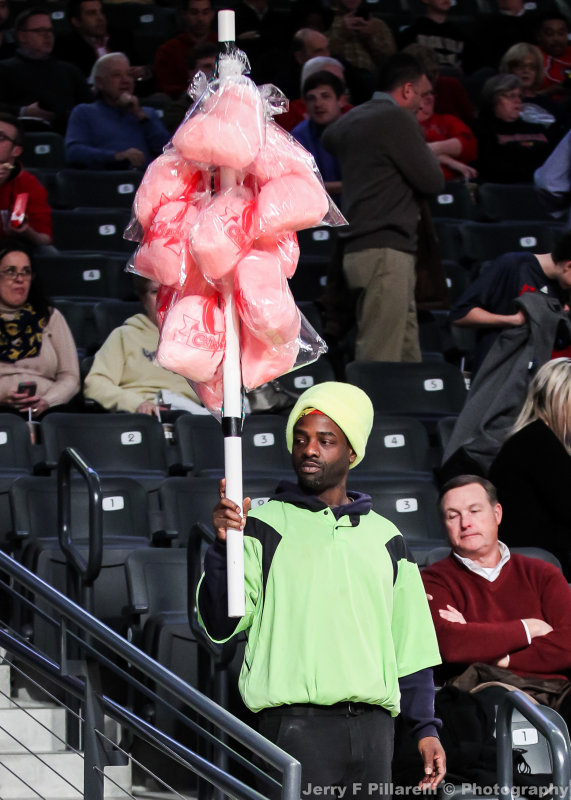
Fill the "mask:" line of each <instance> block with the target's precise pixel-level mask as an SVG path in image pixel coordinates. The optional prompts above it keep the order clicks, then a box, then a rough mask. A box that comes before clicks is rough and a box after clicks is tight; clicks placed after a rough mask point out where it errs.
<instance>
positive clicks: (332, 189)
mask: <svg viewBox="0 0 571 800" xmlns="http://www.w3.org/2000/svg"><path fill="white" fill-rule="evenodd" d="M303 99H304V100H305V106H306V108H307V117H308V118H307V119H306V120H304V121H303V122H300V123H299V125H296V126H295V128H294V129H293V131H292V132H291V133H292V136H294V137H295V138H296V139H297V140H298V142H300V143H301V144H302V145H303V146H304V147H305V149H306V150H309V152H310V153H311V154H312V156H313V157H314V158H315V163H316V164H317V166H318V168H319V171H320V173H321V177H322V178H323V182H324V183H325V188H326V189H327V191H328V192H329V194H330V195H331V196H332V197H333V199H334V200H335V202H337V203H338V202H339V201H340V195H341V167H340V165H339V162H338V161H337V159H336V158H335V156H333V155H331V153H330V152H329V151H328V150H326V149H325V148H324V147H323V145H322V144H321V134H322V133H323V131H324V130H325V128H327V126H328V125H331V123H332V122H335V120H336V119H339V117H340V116H341V114H342V113H343V106H344V104H345V87H344V85H343V83H342V81H340V80H339V78H338V77H337V75H334V74H333V73H332V72H327V71H326V70H322V71H321V72H314V73H313V75H310V76H309V78H307V80H306V81H305V83H304V85H303Z"/></svg>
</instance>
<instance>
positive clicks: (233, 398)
mask: <svg viewBox="0 0 571 800" xmlns="http://www.w3.org/2000/svg"><path fill="white" fill-rule="evenodd" d="M218 41H219V42H223V43H226V42H231V43H234V41H235V24H234V11H229V10H224V11H219V12H218ZM236 68H237V65H236V64H233V63H232V60H231V59H229V58H227V57H226V58H221V59H220V64H219V70H218V73H219V78H221V79H223V78H224V77H228V76H229V75H232V74H240V72H239V70H238V72H237V71H236ZM235 184H236V176H235V174H234V171H233V170H232V169H229V168H228V167H221V168H220V190H221V191H224V190H225V189H228V188H230V187H231V186H234V185H235ZM224 316H225V321H226V353H225V356H224V365H223V382H224V409H223V416H222V432H223V434H224V473H225V477H226V497H228V498H230V500H233V501H234V502H235V503H236V504H237V505H239V506H240V509H242V504H243V490H242V374H241V370H240V326H239V321H238V312H237V311H236V306H235V303H234V295H233V292H232V289H229V290H228V291H226V292H225V293H224ZM226 563H227V572H228V616H229V617H243V616H244V614H245V613H246V603H245V589H244V536H243V533H242V531H236V530H231V529H230V528H227V529H226Z"/></svg>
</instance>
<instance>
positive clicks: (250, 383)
mask: <svg viewBox="0 0 571 800" xmlns="http://www.w3.org/2000/svg"><path fill="white" fill-rule="evenodd" d="M240 340H241V349H242V383H243V384H244V386H245V387H246V389H255V388H256V386H261V385H262V383H267V382H268V381H273V380H274V378H279V376H280V375H284V374H285V373H286V372H289V371H290V370H291V369H292V368H293V366H294V365H295V360H296V358H297V353H298V350H299V344H298V342H297V340H294V341H293V342H289V343H288V344H282V345H279V346H278V347H272V348H268V347H267V346H266V345H265V344H264V343H263V342H261V341H260V340H259V339H256V337H255V336H253V335H252V334H251V333H250V332H249V331H248V329H247V328H242V332H241V336H240Z"/></svg>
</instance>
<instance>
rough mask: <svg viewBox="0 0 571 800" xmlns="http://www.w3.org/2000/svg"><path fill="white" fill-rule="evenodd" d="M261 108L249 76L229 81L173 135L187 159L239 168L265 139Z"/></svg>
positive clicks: (177, 146) (248, 161)
mask: <svg viewBox="0 0 571 800" xmlns="http://www.w3.org/2000/svg"><path fill="white" fill-rule="evenodd" d="M264 126H265V120H264V109H263V105H262V100H261V98H260V95H259V93H258V90H257V89H256V87H255V85H254V84H253V83H252V82H251V81H250V80H249V79H248V78H239V79H237V80H235V81H231V82H230V81H228V82H226V83H225V84H224V85H222V86H221V87H220V89H219V90H218V91H217V92H215V93H214V94H211V95H210V97H209V98H208V99H207V100H206V101H205V102H204V103H203V106H202V108H201V109H200V110H196V111H195V112H194V113H192V114H191V115H190V116H189V117H188V119H187V120H185V122H183V124H182V125H181V126H180V128H179V129H178V130H177V132H176V133H175V135H174V136H173V140H172V141H173V144H174V146H175V147H176V148H177V150H178V151H179V152H180V153H181V154H182V155H183V156H184V157H185V158H187V159H189V161H195V162H198V163H200V164H206V165H213V166H218V167H231V168H232V169H236V170H241V169H244V168H245V167H247V166H248V164H250V163H251V161H253V159H254V158H255V157H256V155H257V153H258V151H259V149H260V147H261V146H262V144H263V141H264Z"/></svg>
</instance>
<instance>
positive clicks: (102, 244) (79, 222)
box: [52, 208, 135, 253]
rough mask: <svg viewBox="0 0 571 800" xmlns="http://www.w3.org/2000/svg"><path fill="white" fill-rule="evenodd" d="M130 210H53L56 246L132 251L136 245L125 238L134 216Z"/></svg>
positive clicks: (70, 248) (66, 248) (82, 249)
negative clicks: (128, 225)
mask: <svg viewBox="0 0 571 800" xmlns="http://www.w3.org/2000/svg"><path fill="white" fill-rule="evenodd" d="M130 216H131V215H130V212H129V211H128V210H127V209H122V208H111V209H108V210H104V211H100V210H98V209H94V210H89V211H87V210H86V211H78V210H75V209H74V210H65V209H56V210H54V211H52V222H53V236H54V245H55V246H56V247H57V248H58V249H60V250H79V251H85V250H89V251H94V250H95V251H99V250H102V251H104V252H113V253H132V252H133V251H134V250H135V244H134V243H133V242H128V241H126V240H125V239H123V231H124V230H125V228H126V227H127V224H128V222H129V219H130Z"/></svg>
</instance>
